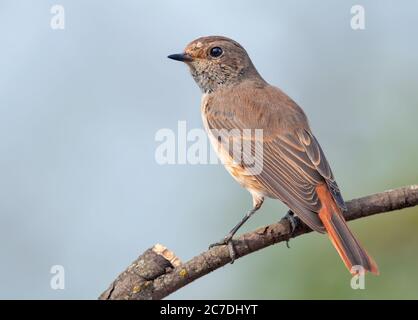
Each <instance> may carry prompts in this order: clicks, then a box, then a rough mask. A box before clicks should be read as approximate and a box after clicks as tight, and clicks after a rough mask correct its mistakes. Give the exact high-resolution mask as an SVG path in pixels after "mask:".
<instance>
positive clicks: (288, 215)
mask: <svg viewBox="0 0 418 320" xmlns="http://www.w3.org/2000/svg"><path fill="white" fill-rule="evenodd" d="M284 219H286V220H288V221H289V223H290V227H291V228H292V231H290V234H289V238H288V239H287V240H286V246H287V247H288V248H290V246H289V241H290V238H292V237H293V233H294V232H295V230H296V228H297V227H298V225H299V219H298V218H297V217H295V214H294V213H293V211H292V210H289V211H288V212H287V213H286V215H285V216H284Z"/></svg>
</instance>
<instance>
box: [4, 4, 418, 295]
mask: <svg viewBox="0 0 418 320" xmlns="http://www.w3.org/2000/svg"><path fill="white" fill-rule="evenodd" d="M53 4H62V5H64V7H65V10H66V11H65V14H66V28H65V30H64V31H54V30H52V29H51V28H50V18H51V14H50V12H49V10H50V7H51V6H52V5H53ZM354 4H357V2H353V1H347V0H345V1H331V0H321V1H308V0H306V1H301V0H298V1H295V0H292V1H291V0H287V1H273V0H271V1H242V0H239V1H238V0H234V1H220V0H212V1H207V2H204V3H203V2H200V1H134V0H130V1H128V0H122V1H115V0H114V1H98V0H96V1H93V0H88V1H86V0H83V1H82V0H78V1H77V0H72V1H69V0H61V1H59V2H55V1H46V0H44V1H29V0H27V1H17V0H13V1H12V0H1V1H0V41H1V46H0V298H36V299H39V298H41V299H44V298H52V299H58V298H71V299H75V298H83V299H94V298H96V297H97V296H98V295H99V294H100V293H101V292H102V291H103V290H104V289H105V288H106V287H107V286H108V284H109V283H110V282H111V281H112V280H113V279H114V278H115V277H116V275H117V274H118V273H119V272H121V271H122V270H123V269H124V268H125V267H126V266H127V265H128V264H129V263H130V262H131V261H132V260H133V259H135V258H136V256H137V255H138V254H140V253H141V252H143V251H144V250H145V249H147V248H148V247H150V246H152V245H153V244H154V243H157V242H159V243H163V244H165V245H167V246H169V247H170V248H171V249H172V250H174V251H175V252H176V253H177V254H178V255H179V256H180V257H181V258H182V259H183V260H187V259H189V258H191V257H192V256H194V255H196V254H198V253H199V252H200V251H202V250H204V249H205V248H206V247H207V245H208V244H209V243H212V242H214V241H216V240H218V239H219V238H221V237H222V236H223V235H224V234H225V233H226V232H227V231H228V230H229V229H230V227H232V225H234V224H235V223H236V222H237V221H238V219H240V218H241V216H242V215H243V214H244V212H245V211H246V210H247V209H248V208H249V206H250V205H251V201H250V196H249V195H248V194H247V193H246V191H244V190H242V189H240V187H239V186H238V185H237V184H236V183H235V182H234V181H233V180H232V179H231V178H230V177H229V175H228V174H227V173H226V171H224V169H223V168H221V167H219V166H214V165H208V166H202V165H200V166H190V165H183V166H159V165H157V164H156V162H155V160H154V151H155V148H156V146H157V143H156V142H155V141H154V135H155V132H156V131H157V130H158V129H160V128H173V129H176V126H177V121H178V120H186V121H187V123H188V126H189V128H196V127H201V118H200V111H199V103H200V92H199V90H198V88H197V86H196V85H195V84H194V83H193V80H192V78H191V77H190V76H189V74H188V71H187V69H186V67H185V66H182V65H181V64H179V63H174V62H173V61H170V60H168V59H166V56H167V55H168V54H170V53H175V52H178V51H181V50H182V49H183V47H184V46H185V45H186V44H187V43H188V42H189V41H191V40H193V39H194V38H196V37H198V36H202V35H210V34H220V35H226V36H229V37H232V38H234V39H236V40H237V41H239V42H240V43H241V44H242V45H244V46H245V47H246V48H247V50H248V52H249V53H250V55H251V57H252V58H253V61H254V63H255V65H256V66H257V68H258V70H259V71H260V73H261V74H262V75H263V76H264V78H265V79H266V80H268V81H269V82H271V83H273V84H275V85H278V86H280V87H281V88H282V89H283V90H285V91H286V92H287V93H288V94H289V95H290V96H291V97H292V98H294V99H295V100H296V101H297V102H298V103H299V104H300V105H301V106H302V107H303V108H304V109H305V111H306V113H307V114H308V116H309V117H310V120H311V124H312V127H313V130H314V131H315V134H316V135H317V137H318V139H319V140H320V141H321V144H322V146H323V148H324V150H325V151H326V153H327V157H328V159H329V161H330V162H331V164H332V166H333V168H334V172H335V175H336V177H337V178H338V181H339V184H340V186H341V189H342V191H343V194H344V196H345V198H346V199H351V198H353V197H358V196H361V195H365V194H369V193H373V192H379V191H383V190H385V189H388V188H392V187H399V186H402V185H406V184H412V183H417V182H418V169H417V163H418V141H417V135H418V129H417V124H418V91H417V84H418V70H417V66H418V44H417V41H416V34H417V32H418V20H417V17H418V4H417V3H416V2H415V1H377V0H375V1H361V4H363V5H364V6H365V8H366V30H364V31H353V30H351V28H350V18H351V15H350V8H351V6H352V5H354ZM285 211H286V209H285V207H284V206H283V205H281V204H279V203H278V202H274V201H268V202H267V203H266V205H265V207H264V208H263V209H262V210H261V212H260V214H259V215H257V216H256V217H254V218H253V220H252V221H251V222H249V223H248V225H247V226H246V228H245V230H250V229H254V228H255V227H257V226H260V225H263V224H267V223H271V222H274V221H277V220H278V219H279V218H280V217H281V216H282V215H283V214H284V213H285ZM351 226H352V228H353V230H354V231H355V232H356V233H357V234H358V235H359V237H360V238H361V239H362V242H363V243H364V244H365V246H366V247H367V248H368V250H369V251H370V253H372V255H373V256H374V257H375V258H376V260H377V261H378V263H379V266H380V269H381V276H380V277H377V278H376V277H370V278H367V282H366V286H367V289H366V290H364V291H354V290H351V289H350V287H349V280H350V276H349V274H348V272H346V270H345V268H344V266H343V264H342V263H341V261H340V259H339V257H338V255H337V254H336V252H335V251H334V249H333V248H332V246H331V245H330V243H329V242H328V240H327V238H326V237H325V236H321V235H314V234H310V235H307V236H304V237H301V238H298V239H297V240H293V241H291V246H292V248H291V249H290V250H289V249H286V248H285V245H284V244H281V245H278V246H274V247H271V248H269V249H266V250H263V251H261V252H258V253H256V254H253V255H251V256H249V257H247V258H244V259H242V260H239V261H237V263H235V264H234V265H233V266H227V267H225V268H223V269H221V270H218V271H216V272H214V273H212V274H210V275H208V276H206V277H205V278H203V279H200V280H199V281H197V282H195V283H193V284H192V285H190V286H188V287H187V288H184V289H182V290H180V291H179V292H178V293H176V294H174V295H172V296H171V297H172V298H182V299H190V298H193V299H194V298H304V299H308V298H360V299H362V298H389V299H391V298H418V274H417V270H418V256H417V246H418V233H417V232H416V230H417V227H418V210H417V209H409V210H407V211H405V212H403V213H397V214H386V215H380V216H376V217H372V218H368V219H364V220H362V221H357V222H354V223H351ZM54 264H60V265H63V266H64V267H65V271H66V289H65V290H63V291H54V290H51V289H50V286H49V281H50V277H51V275H50V273H49V270H50V268H51V266H52V265H54Z"/></svg>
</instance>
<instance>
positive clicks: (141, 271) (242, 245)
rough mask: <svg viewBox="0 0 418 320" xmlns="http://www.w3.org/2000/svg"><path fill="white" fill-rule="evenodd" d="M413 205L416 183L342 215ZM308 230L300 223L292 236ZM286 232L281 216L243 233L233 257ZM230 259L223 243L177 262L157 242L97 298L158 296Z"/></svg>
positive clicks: (356, 203)
mask: <svg viewBox="0 0 418 320" xmlns="http://www.w3.org/2000/svg"><path fill="white" fill-rule="evenodd" d="M416 205H418V185H412V186H408V187H404V188H399V189H394V190H389V191H386V192H382V193H377V194H374V195H370V196H366V197H363V198H359V199H354V200H351V201H348V202H347V208H348V210H347V211H346V212H345V213H344V216H345V218H346V220H348V221H349V220H355V219H359V218H363V217H368V216H371V215H374V214H378V213H384V212H389V211H394V210H398V209H402V208H407V207H413V206H416ZM311 231H312V230H311V229H309V228H308V227H307V226H306V225H305V224H303V223H302V222H300V223H299V224H298V227H297V229H296V230H295V231H294V233H293V235H292V237H297V236H300V235H302V234H305V233H309V232H311ZM290 232H291V226H290V224H289V221H288V220H287V219H282V220H281V221H279V222H278V223H274V224H271V225H269V226H265V227H261V228H259V229H257V230H255V231H253V232H249V233H246V234H243V235H242V236H240V237H238V238H237V239H236V240H234V247H235V250H236V253H237V259H238V258H239V257H243V256H245V255H247V254H250V253H252V252H254V251H257V250H260V249H262V248H265V247H268V246H270V245H272V244H275V243H279V242H282V241H288V240H289V238H290ZM230 261H231V259H230V257H229V252H228V248H227V246H219V247H215V248H212V249H210V250H207V251H205V252H202V253H201V254H199V255H198V256H196V257H194V258H193V259H191V260H189V261H187V262H185V263H181V262H180V260H179V259H178V258H177V257H176V256H175V255H174V253H172V252H171V251H170V250H168V249H167V248H165V247H164V246H162V245H158V244H157V245H155V246H154V247H153V248H151V249H148V250H147V251H145V253H143V254H142V255H141V256H139V257H138V258H137V259H136V260H135V261H134V262H133V263H132V264H131V265H130V266H129V267H128V268H127V269H126V270H125V271H124V272H123V273H122V274H120V275H119V276H118V278H117V279H116V280H115V281H113V283H112V284H111V285H110V287H109V288H108V289H107V290H106V291H105V292H103V293H102V294H101V295H100V297H99V299H101V300H108V299H111V300H115V299H126V300H150V299H152V300H154V299H162V298H164V297H166V296H168V295H169V294H171V293H173V292H174V291H176V290H178V289H180V288H182V287H184V286H185V285H187V284H188V283H190V282H192V281H194V280H196V279H198V278H200V277H203V276H204V275H206V274H208V273H210V272H212V271H214V270H216V269H218V268H220V267H222V266H224V265H226V264H228V263H229V262H230Z"/></svg>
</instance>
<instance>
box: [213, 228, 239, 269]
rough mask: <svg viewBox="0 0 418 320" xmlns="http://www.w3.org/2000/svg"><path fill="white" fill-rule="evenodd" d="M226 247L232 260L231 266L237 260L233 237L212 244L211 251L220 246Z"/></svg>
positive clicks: (228, 236) (229, 236)
mask: <svg viewBox="0 0 418 320" xmlns="http://www.w3.org/2000/svg"><path fill="white" fill-rule="evenodd" d="M225 245H226V246H228V251H229V256H230V258H231V264H233V263H234V261H235V258H236V253H235V248H234V244H233V242H232V235H227V236H226V237H225V238H223V239H222V240H221V241H219V242H215V243H212V244H211V245H210V246H209V249H212V248H214V247H218V246H225Z"/></svg>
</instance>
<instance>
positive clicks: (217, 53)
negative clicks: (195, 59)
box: [210, 47, 223, 58]
mask: <svg viewBox="0 0 418 320" xmlns="http://www.w3.org/2000/svg"><path fill="white" fill-rule="evenodd" d="M222 53H223V51H222V49H221V48H219V47H213V48H212V49H210V55H211V57H214V58H217V57H220V56H221V55H222Z"/></svg>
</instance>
